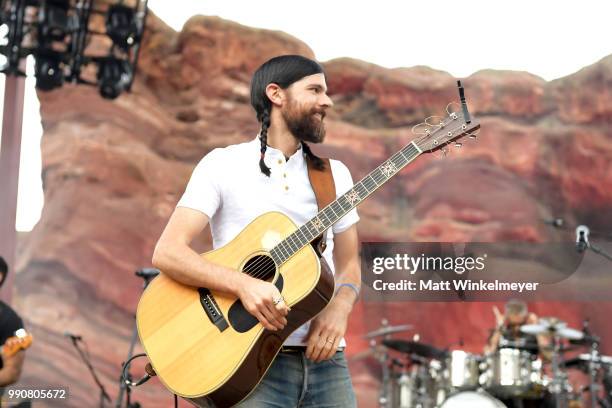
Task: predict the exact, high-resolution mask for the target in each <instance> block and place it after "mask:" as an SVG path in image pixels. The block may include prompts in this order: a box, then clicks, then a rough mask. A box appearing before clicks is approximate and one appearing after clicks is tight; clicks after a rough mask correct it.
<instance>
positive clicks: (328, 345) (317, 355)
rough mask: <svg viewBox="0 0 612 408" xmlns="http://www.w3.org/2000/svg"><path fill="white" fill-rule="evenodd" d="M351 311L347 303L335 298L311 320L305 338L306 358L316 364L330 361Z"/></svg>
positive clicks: (344, 331)
mask: <svg viewBox="0 0 612 408" xmlns="http://www.w3.org/2000/svg"><path fill="white" fill-rule="evenodd" d="M351 309H352V305H351V304H350V303H349V302H347V301H345V300H343V299H339V298H338V297H335V298H333V299H332V301H331V302H330V303H329V304H328V305H327V307H326V308H325V309H323V311H322V312H321V313H319V315H318V316H317V317H315V318H314V319H312V321H311V322H310V329H309V331H308V334H307V335H306V338H305V341H306V344H307V347H306V358H308V359H310V360H312V361H314V362H317V363H318V362H320V361H323V360H327V359H330V358H331V357H332V356H333V355H334V354H335V353H336V351H337V349H338V344H339V343H340V340H342V337H344V333H346V326H347V323H348V316H349V314H350V312H351Z"/></svg>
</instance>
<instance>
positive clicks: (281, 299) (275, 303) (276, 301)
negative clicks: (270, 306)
mask: <svg viewBox="0 0 612 408" xmlns="http://www.w3.org/2000/svg"><path fill="white" fill-rule="evenodd" d="M284 301H285V299H283V297H282V296H280V297H278V298H276V299H274V300H273V302H274V306H276V305H278V304H279V303H280V302H284Z"/></svg>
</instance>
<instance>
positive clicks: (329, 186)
mask: <svg viewBox="0 0 612 408" xmlns="http://www.w3.org/2000/svg"><path fill="white" fill-rule="evenodd" d="M321 160H323V162H325V168H324V169H323V170H317V169H316V168H315V166H314V164H313V163H312V161H311V160H310V159H309V158H308V156H306V165H307V167H308V179H309V180H310V185H311V186H312V190H313V191H314V193H315V197H316V198H317V207H318V208H319V211H321V210H322V209H323V208H325V207H326V206H327V205H328V204H330V203H331V202H332V201H334V200H335V199H336V184H335V183H334V176H333V174H332V171H331V164H330V162H329V159H326V158H321ZM326 236H327V231H325V232H323V234H321V236H320V237H319V238H318V242H316V241H315V242H316V244H315V249H316V250H317V251H318V252H319V255H321V254H323V251H325V246H326Z"/></svg>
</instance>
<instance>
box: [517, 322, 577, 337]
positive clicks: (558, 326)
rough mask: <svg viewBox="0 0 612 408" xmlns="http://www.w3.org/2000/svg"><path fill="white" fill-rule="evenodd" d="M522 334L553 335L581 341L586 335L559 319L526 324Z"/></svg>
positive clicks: (523, 326) (522, 328) (522, 327)
mask: <svg viewBox="0 0 612 408" xmlns="http://www.w3.org/2000/svg"><path fill="white" fill-rule="evenodd" d="M521 332H523V333H525V334H531V335H536V336H537V335H538V334H552V335H555V336H559V337H561V338H564V339H569V340H580V339H582V338H583V337H584V333H583V332H581V331H579V330H576V329H572V328H570V327H567V323H565V322H563V321H561V320H557V319H541V320H540V322H538V323H536V324H525V325H522V326H521Z"/></svg>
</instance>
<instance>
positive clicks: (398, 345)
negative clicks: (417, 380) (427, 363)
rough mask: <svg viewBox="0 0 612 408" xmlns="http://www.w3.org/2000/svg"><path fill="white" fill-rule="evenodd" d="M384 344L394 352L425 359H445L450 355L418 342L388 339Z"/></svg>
mask: <svg viewBox="0 0 612 408" xmlns="http://www.w3.org/2000/svg"><path fill="white" fill-rule="evenodd" d="M382 343H383V344H384V345H385V346H387V347H389V348H390V349H392V350H396V351H399V352H402V353H407V354H416V355H418V356H420V357H425V358H435V359H443V358H445V357H446V356H447V355H448V352H447V351H445V350H440V349H439V348H436V347H434V346H430V345H429V344H425V343H420V342H418V341H407V340H400V339H387V340H383V341H382Z"/></svg>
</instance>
